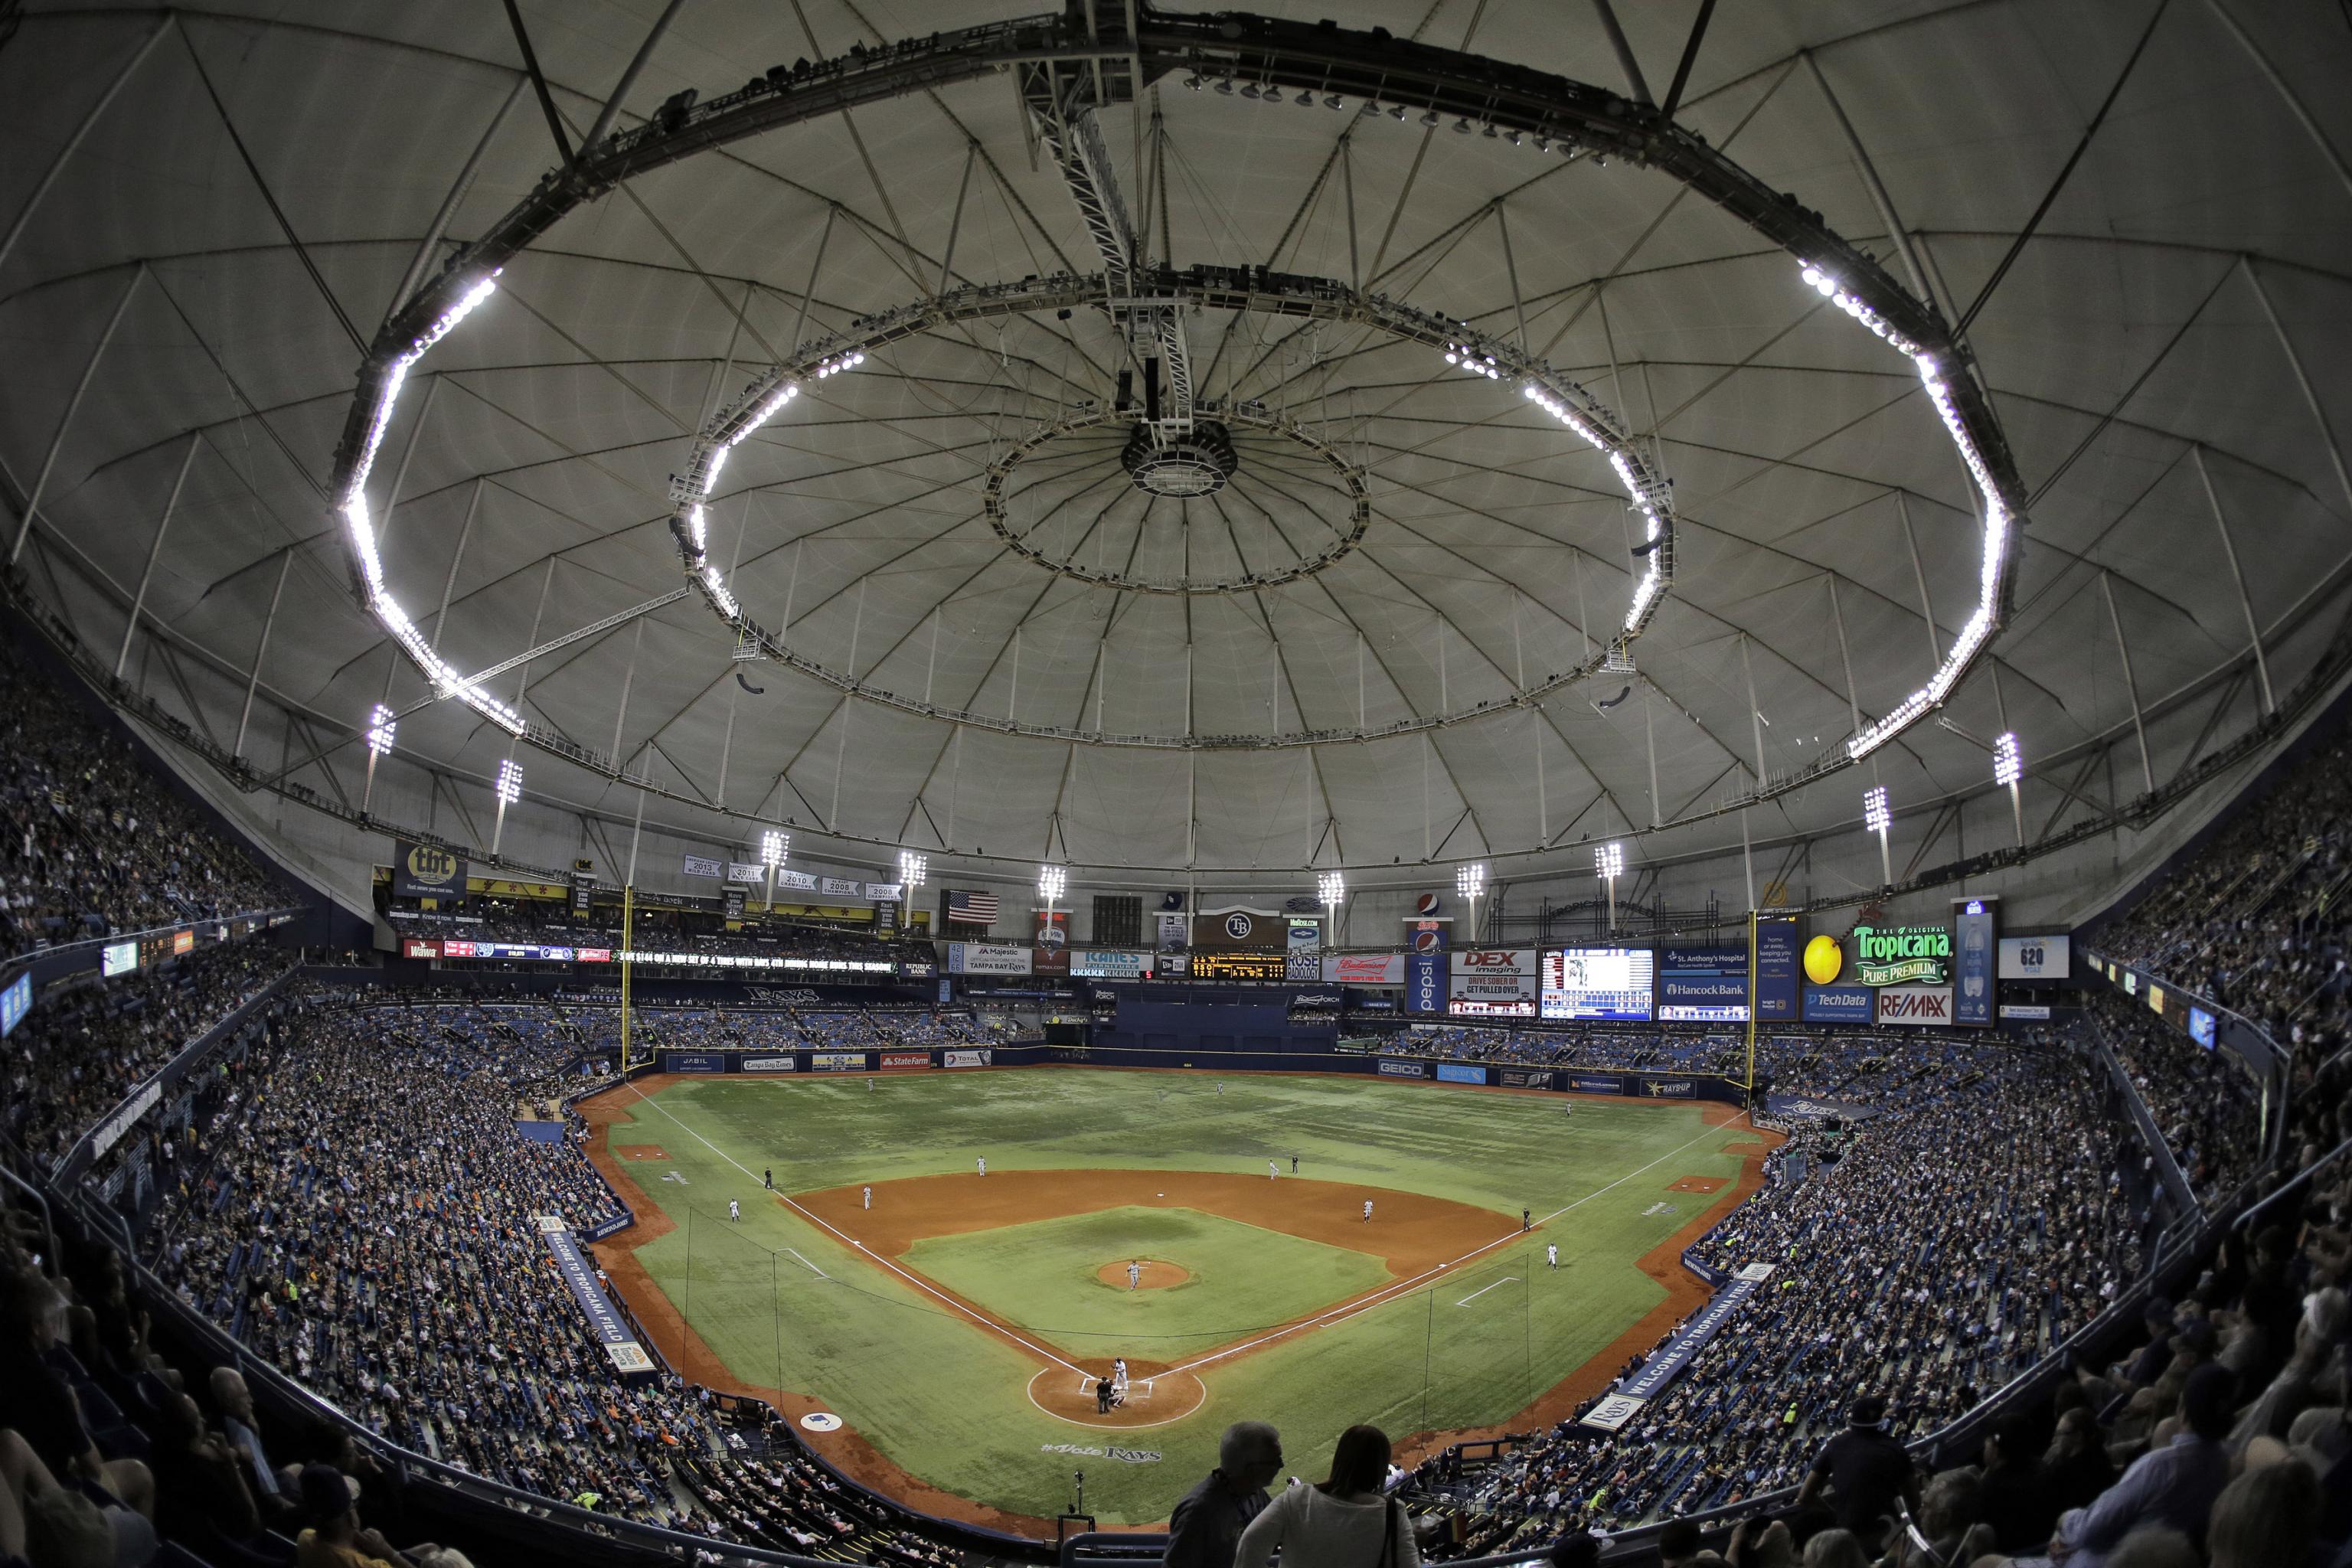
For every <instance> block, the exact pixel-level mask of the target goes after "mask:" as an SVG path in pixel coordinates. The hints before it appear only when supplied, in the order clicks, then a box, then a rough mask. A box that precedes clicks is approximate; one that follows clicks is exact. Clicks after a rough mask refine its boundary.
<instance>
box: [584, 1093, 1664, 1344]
mask: <svg viewBox="0 0 2352 1568" xmlns="http://www.w3.org/2000/svg"><path fill="white" fill-rule="evenodd" d="M629 1088H630V1089H631V1090H632V1091H633V1092H634V1093H635V1095H636V1097H637V1099H638V1100H640V1101H641V1102H642V1103H644V1104H646V1105H650V1106H652V1107H653V1108H654V1109H655V1110H658V1111H660V1112H661V1113H662V1114H663V1115H664V1116H667V1117H668V1118H669V1119H670V1120H671V1121H676V1122H677V1124H678V1126H679V1128H680V1129H682V1130H683V1131H685V1132H686V1134H687V1136H688V1137H690V1138H692V1139H694V1140H695V1141H696V1142H699V1143H700V1144H701V1145H702V1146H703V1147H704V1148H706V1149H708V1150H709V1151H710V1152H712V1153H714V1154H716V1155H718V1156H719V1158H720V1159H722V1160H724V1161H726V1162H727V1163H729V1164H730V1165H732V1166H734V1167H735V1168H736V1169H737V1170H739V1171H740V1172H742V1173H743V1175H744V1177H745V1179H747V1180H748V1179H750V1177H751V1167H750V1166H748V1165H746V1164H744V1163H743V1162H742V1161H740V1160H738V1159H737V1158H736V1157H735V1156H734V1155H732V1154H730V1153H729V1152H727V1151H726V1150H724V1149H721V1148H720V1147H719V1145H718V1144H716V1143H713V1142H711V1141H710V1140H709V1139H708V1138H705V1137H703V1135H702V1134H701V1133H699V1132H697V1131H695V1130H694V1129H693V1128H691V1127H688V1126H687V1124H686V1123H685V1121H682V1120H680V1119H679V1117H678V1114H677V1112H676V1111H674V1110H671V1109H670V1108H669V1107H668V1106H667V1105H663V1104H661V1103H659V1102H658V1101H656V1100H655V1099H654V1098H653V1097H652V1096H651V1095H649V1094H647V1093H646V1091H645V1090H644V1089H638V1088H637V1086H636V1085H635V1084H634V1083H632V1084H631V1085H629ZM1675 1152H1677V1153H1680V1152H1681V1151H1680V1150H1676V1151H1675ZM775 1199H776V1201H777V1202H778V1203H780V1204H782V1205H784V1206H785V1207H786V1208H788V1209H791V1210H792V1211H793V1213H795V1214H797V1215H800V1216H801V1217H802V1218H803V1219H805V1220H807V1221H808V1222H809V1223H810V1224H811V1225H814V1226H818V1227H819V1228H820V1229H823V1230H824V1231H826V1232H828V1233H830V1234H831V1235H832V1236H834V1237H837V1238H838V1239H839V1240H841V1241H842V1242H844V1243H845V1244H846V1245H847V1246H849V1247H852V1248H854V1249H855V1250H856V1251H859V1252H862V1253H864V1254H865V1255H866V1257H868V1258H872V1259H873V1260H874V1261H875V1262H877V1263H878V1264H880V1265H881V1266H882V1267H883V1268H887V1269H888V1270H889V1271H890V1272H891V1273H893V1274H896V1275H897V1276H898V1278H900V1279H904V1280H905V1281H906V1282H907V1283H908V1284H909V1285H912V1286H913V1287H914V1288H915V1289H918V1290H920V1291H922V1292H923V1293H924V1294H925V1295H927V1296H931V1297H934V1298H936V1299H937V1300H940V1301H941V1302H943V1303H945V1304H946V1305H948V1306H950V1307H952V1308H954V1309H955V1310H957V1311H958V1312H961V1313H962V1314H963V1315H964V1316H965V1317H967V1318H970V1319H971V1321H973V1322H975V1323H978V1324H980V1325H981V1326H982V1328H986V1329H993V1330H994V1331H996V1332H998V1333H1000V1334H1003V1336H1004V1337H1005V1338H1006V1339H1008V1340H1011V1341H1012V1342H1013V1343H1014V1344H1016V1345H1020V1346H1022V1347H1023V1348H1024V1349H1026V1350H1029V1351H1033V1352H1035V1353H1036V1354H1038V1355H1041V1356H1044V1357H1045V1359H1046V1360H1047V1361H1050V1362H1052V1363H1054V1364H1055V1366H1066V1367H1068V1368H1069V1369H1070V1370H1071V1371H1072V1372H1075V1373H1081V1374H1083V1373H1085V1372H1086V1368H1084V1367H1082V1366H1079V1365H1077V1364H1076V1363H1072V1362H1066V1361H1064V1360H1063V1359H1062V1358H1061V1357H1060V1356H1057V1355H1055V1353H1054V1352H1052V1351H1049V1350H1047V1349H1046V1348H1045V1346H1043V1345H1040V1344H1034V1343H1032V1342H1029V1341H1028V1340H1024V1339H1023V1338H1022V1337H1021V1336H1020V1335H1019V1334H1016V1333H1014V1332H1013V1331H1012V1330H1011V1329H1008V1328H1006V1327H1005V1326H1004V1325H1003V1323H1000V1322H997V1321H994V1320H993V1319H991V1318H986V1317H982V1315H981V1314H980V1313H978V1312H975V1311H973V1310H971V1308H970V1307H967V1306H965V1305H964V1304H963V1303H962V1302H961V1301H959V1300H956V1299H955V1298H954V1297H952V1296H950V1295H948V1294H947V1293H946V1292H945V1291H942V1290H940V1289H936V1288H935V1287H933V1286H931V1285H929V1283H927V1282H925V1281H924V1280H923V1279H920V1278H919V1277H917V1276H915V1275H913V1274H909V1273H908V1272H907V1270H905V1269H903V1268H899V1267H898V1265H897V1264H895V1263H893V1262H891V1261H890V1260H889V1259H888V1258H885V1257H883V1256H882V1255H881V1254H880V1253H878V1252H877V1251H875V1250H874V1249H873V1248H872V1247H867V1246H866V1244H865V1243H864V1242H862V1241H860V1240H858V1239H857V1238H856V1237H853V1236H851V1235H849V1234H848V1233H847V1232H845V1231H843V1230H841V1229H839V1228H838V1227H836V1226H833V1225H831V1224H828V1223H827V1222H826V1221H824V1220H823V1219H821V1218H819V1217H818V1216H817V1215H814V1214H811V1213H810V1212H809V1211H808V1210H806V1209H804V1208H803V1207H801V1205H798V1204H796V1203H794V1202H793V1200H792V1199H791V1198H789V1197H786V1196H785V1195H784V1194H782V1193H778V1194H775ZM793 1256H794V1257H795V1258H798V1257H799V1256H800V1255H799V1254H798V1253H794V1254H793ZM802 1261H803V1262H806V1261H807V1259H805V1258H803V1259H802ZM828 1278H829V1276H828Z"/></svg>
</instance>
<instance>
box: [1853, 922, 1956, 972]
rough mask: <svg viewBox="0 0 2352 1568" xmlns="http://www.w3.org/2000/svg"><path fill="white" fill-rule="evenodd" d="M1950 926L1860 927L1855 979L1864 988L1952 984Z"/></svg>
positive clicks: (1855, 936)
mask: <svg viewBox="0 0 2352 1568" xmlns="http://www.w3.org/2000/svg"><path fill="white" fill-rule="evenodd" d="M1951 979H1952V930H1951V928H1950V927H1949V926H1856V927H1854V928H1853V980H1854V983H1855V984H1860V985H1948V984H1951Z"/></svg>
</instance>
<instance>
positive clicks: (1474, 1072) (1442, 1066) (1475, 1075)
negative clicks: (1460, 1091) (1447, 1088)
mask: <svg viewBox="0 0 2352 1568" xmlns="http://www.w3.org/2000/svg"><path fill="white" fill-rule="evenodd" d="M1437 1081H1438V1082H1440V1083H1485V1082H1486V1068H1479V1067H1467V1066H1465V1065H1464V1064H1463V1063H1461V1062H1440V1063H1438V1064H1437Z"/></svg>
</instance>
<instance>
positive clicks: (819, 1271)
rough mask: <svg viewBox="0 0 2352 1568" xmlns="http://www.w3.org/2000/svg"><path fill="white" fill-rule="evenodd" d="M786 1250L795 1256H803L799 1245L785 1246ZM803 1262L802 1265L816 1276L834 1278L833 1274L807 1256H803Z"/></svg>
mask: <svg viewBox="0 0 2352 1568" xmlns="http://www.w3.org/2000/svg"><path fill="white" fill-rule="evenodd" d="M784 1250H785V1251H786V1252H789V1253H791V1254H792V1255H793V1257H794V1258H801V1249H800V1248H799V1247H786V1248H784ZM801 1263H802V1265H803V1267H805V1268H807V1269H808V1271H809V1272H810V1273H812V1274H814V1275H815V1276H816V1277H817V1278H818V1279H832V1278H833V1276H832V1275H830V1274H827V1273H826V1272H825V1271H824V1269H822V1268H818V1267H817V1266H816V1265H815V1264H814V1263H811V1262H809V1260H808V1259H807V1258H801Z"/></svg>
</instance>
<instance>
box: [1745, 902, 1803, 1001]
mask: <svg viewBox="0 0 2352 1568" xmlns="http://www.w3.org/2000/svg"><path fill="white" fill-rule="evenodd" d="M1804 946H1805V943H1804V940H1803V937H1802V934H1801V931H1800V928H1799V926H1798V922H1797V921H1794V920H1770V921H1757V922H1756V1020H1757V1022H1758V1023H1784V1024H1785V1023H1791V1022H1793V1021H1795V1019H1796V1016H1797V963H1798V955H1799V954H1800V953H1801V952H1803V951H1804Z"/></svg>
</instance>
